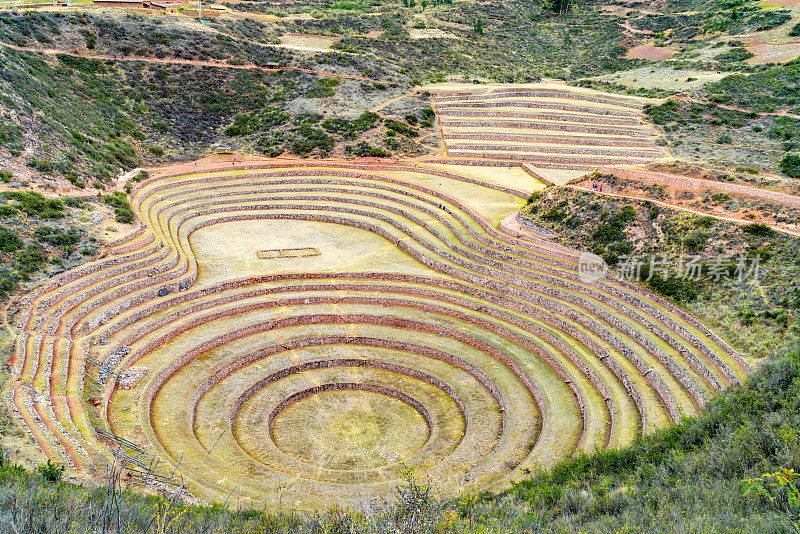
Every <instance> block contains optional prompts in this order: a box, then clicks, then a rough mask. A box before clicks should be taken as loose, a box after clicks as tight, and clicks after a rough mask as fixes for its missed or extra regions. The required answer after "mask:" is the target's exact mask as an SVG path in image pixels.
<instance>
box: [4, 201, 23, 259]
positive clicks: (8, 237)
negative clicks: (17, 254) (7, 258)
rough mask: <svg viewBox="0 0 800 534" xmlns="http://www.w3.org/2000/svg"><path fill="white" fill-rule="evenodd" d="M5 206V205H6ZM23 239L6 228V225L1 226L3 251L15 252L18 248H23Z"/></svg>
mask: <svg viewBox="0 0 800 534" xmlns="http://www.w3.org/2000/svg"><path fill="white" fill-rule="evenodd" d="M4 207H5V206H4ZM22 245H23V243H22V240H21V239H20V238H19V237H18V236H17V234H15V233H14V232H12V231H11V230H9V229H8V228H6V227H5V226H0V250H1V251H3V252H14V251H15V250H17V249H20V248H22Z"/></svg>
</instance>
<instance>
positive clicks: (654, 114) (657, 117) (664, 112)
mask: <svg viewBox="0 0 800 534" xmlns="http://www.w3.org/2000/svg"><path fill="white" fill-rule="evenodd" d="M644 113H645V115H647V117H648V118H649V119H650V120H651V121H652V122H653V123H655V124H662V125H663V124H669V123H671V122H683V121H684V119H683V117H682V116H681V113H680V104H679V103H678V101H677V100H667V101H666V102H664V103H663V104H661V105H660V106H654V105H652V104H645V106H644Z"/></svg>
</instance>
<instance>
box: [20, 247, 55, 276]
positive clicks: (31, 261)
mask: <svg viewBox="0 0 800 534" xmlns="http://www.w3.org/2000/svg"><path fill="white" fill-rule="evenodd" d="M46 261H47V252H45V250H44V248H42V246H41V245H39V244H35V243H31V244H30V245H28V246H27V247H25V250H23V251H21V252H20V253H19V254H17V258H16V259H15V260H14V269H16V270H17V271H18V272H19V273H20V275H21V277H22V279H23V280H27V279H28V278H29V276H30V275H31V274H33V273H35V272H36V271H38V270H39V269H40V268H41V267H42V265H44V264H45V262H46Z"/></svg>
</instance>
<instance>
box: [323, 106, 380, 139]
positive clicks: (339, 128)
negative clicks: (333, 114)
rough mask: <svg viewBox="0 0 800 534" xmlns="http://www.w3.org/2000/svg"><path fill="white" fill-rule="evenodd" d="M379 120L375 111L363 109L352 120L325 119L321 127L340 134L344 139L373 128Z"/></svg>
mask: <svg viewBox="0 0 800 534" xmlns="http://www.w3.org/2000/svg"><path fill="white" fill-rule="evenodd" d="M379 120H380V116H378V114H377V113H373V112H371V111H365V112H364V113H362V114H361V116H360V117H358V118H357V119H355V120H352V121H351V120H347V119H339V118H332V119H325V121H323V123H322V127H323V128H324V129H325V130H326V131H328V132H331V133H333V134H337V135H341V136H342V137H344V138H345V139H356V138H357V137H358V136H359V135H361V134H362V133H364V132H366V131H367V130H371V129H372V128H374V127H375V126H376V125H377V123H378V121H379Z"/></svg>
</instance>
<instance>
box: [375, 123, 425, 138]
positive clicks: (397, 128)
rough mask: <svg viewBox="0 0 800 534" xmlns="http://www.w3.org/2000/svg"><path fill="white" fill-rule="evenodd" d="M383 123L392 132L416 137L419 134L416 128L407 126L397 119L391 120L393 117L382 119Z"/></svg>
mask: <svg viewBox="0 0 800 534" xmlns="http://www.w3.org/2000/svg"><path fill="white" fill-rule="evenodd" d="M384 125H385V126H386V128H387V129H389V130H391V131H393V132H396V133H399V134H402V135H405V136H406V137H418V136H419V132H418V131H417V130H415V129H414V128H409V127H408V126H406V125H405V124H403V123H402V122H398V121H396V120H393V119H386V120H385V121H384Z"/></svg>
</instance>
